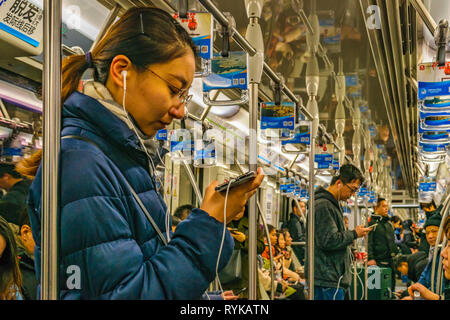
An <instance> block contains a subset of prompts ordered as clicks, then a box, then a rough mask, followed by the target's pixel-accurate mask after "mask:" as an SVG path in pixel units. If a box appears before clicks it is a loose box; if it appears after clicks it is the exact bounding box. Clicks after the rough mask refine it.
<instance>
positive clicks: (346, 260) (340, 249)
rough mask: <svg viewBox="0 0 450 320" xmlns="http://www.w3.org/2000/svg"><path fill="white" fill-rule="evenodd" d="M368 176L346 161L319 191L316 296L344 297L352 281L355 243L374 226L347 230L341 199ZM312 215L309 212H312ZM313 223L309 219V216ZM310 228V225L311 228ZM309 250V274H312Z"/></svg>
mask: <svg viewBox="0 0 450 320" xmlns="http://www.w3.org/2000/svg"><path fill="white" fill-rule="evenodd" d="M363 180H364V178H363V176H362V174H361V172H360V171H359V170H358V168H356V167H355V166H353V165H351V164H345V165H343V166H342V167H341V168H340V170H339V173H338V174H337V175H336V176H334V177H333V179H332V180H331V185H330V186H329V187H328V188H327V189H324V188H322V187H319V189H317V190H316V192H315V211H314V222H315V223H314V240H315V241H314V299H315V300H344V289H347V288H348V287H349V286H350V283H351V272H350V269H351V259H352V258H351V255H352V253H351V249H350V247H351V245H352V244H353V241H354V240H355V239H357V238H360V237H364V236H365V235H367V234H368V233H369V232H370V230H372V229H370V228H364V226H362V225H361V226H356V227H355V229H354V230H345V226H344V218H343V211H342V208H341V205H340V203H339V201H346V200H347V199H349V198H350V197H351V196H352V195H353V194H354V193H355V192H356V191H357V190H358V189H359V186H360V184H361V183H362V182H363ZM308 217H309V216H308ZM307 221H308V223H309V219H307ZM307 230H308V228H307ZM309 255H310V253H309V252H307V257H306V263H305V266H306V267H305V275H306V277H308V257H309Z"/></svg>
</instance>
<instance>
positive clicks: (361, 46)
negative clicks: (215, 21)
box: [5, 0, 428, 189]
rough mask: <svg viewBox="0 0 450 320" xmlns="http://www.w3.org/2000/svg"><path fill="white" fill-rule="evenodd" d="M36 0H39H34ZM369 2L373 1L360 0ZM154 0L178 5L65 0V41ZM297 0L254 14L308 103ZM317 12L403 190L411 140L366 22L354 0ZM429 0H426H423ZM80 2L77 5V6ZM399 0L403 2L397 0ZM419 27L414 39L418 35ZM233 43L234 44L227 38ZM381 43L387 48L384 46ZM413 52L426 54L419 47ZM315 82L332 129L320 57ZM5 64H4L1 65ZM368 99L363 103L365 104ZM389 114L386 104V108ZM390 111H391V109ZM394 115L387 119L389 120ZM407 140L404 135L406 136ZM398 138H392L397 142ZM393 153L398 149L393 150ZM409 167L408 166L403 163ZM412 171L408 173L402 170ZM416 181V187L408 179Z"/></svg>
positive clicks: (270, 55) (276, 66)
mask: <svg viewBox="0 0 450 320" xmlns="http://www.w3.org/2000/svg"><path fill="white" fill-rule="evenodd" d="M33 1H34V2H38V3H42V0H33ZM361 1H366V2H370V1H372V2H373V1H375V0H361ZM152 2H153V3H155V4H156V5H158V6H161V4H164V5H166V4H168V5H170V6H171V7H172V8H177V6H178V0H152V1H149V0H123V1H114V0H98V1H80V0H64V1H63V7H64V12H63V22H64V24H63V27H64V29H63V32H64V34H63V42H64V44H66V45H67V46H69V47H70V46H72V45H78V46H80V47H82V48H83V49H84V51H87V50H88V49H89V47H90V45H91V43H92V41H93V40H94V39H95V35H96V33H98V31H99V29H100V28H101V26H102V24H103V23H104V21H105V20H106V18H107V15H108V10H110V9H111V8H112V7H113V6H114V5H115V4H116V3H119V4H120V5H121V6H123V7H124V8H128V7H131V6H133V5H139V6H141V5H145V4H147V5H148V4H150V3H152ZM213 2H214V3H215V4H216V6H217V7H218V8H220V9H221V10H222V11H223V12H231V14H232V15H233V17H234V18H235V20H236V28H237V30H238V31H239V32H240V33H241V34H242V35H245V31H246V28H247V24H248V18H247V15H246V10H245V5H244V3H245V2H244V0H227V1H221V0H220V1H219V0H213ZM294 2H296V3H300V4H301V5H302V7H303V9H304V11H305V13H306V14H307V15H309V14H310V12H311V4H312V1H311V0H304V1H302V0H295V1H293V0H265V1H264V8H263V14H262V19H261V21H260V23H261V26H262V31H263V35H264V42H265V61H266V62H267V64H269V66H270V67H271V68H272V69H273V70H274V71H276V72H278V73H280V74H281V75H282V76H283V77H284V79H285V81H286V85H287V86H288V87H289V88H290V89H291V91H292V92H294V93H295V94H298V95H300V96H301V97H302V99H303V101H304V102H305V103H306V101H307V94H306V89H305V73H306V64H307V62H308V60H309V58H310V55H309V53H308V50H307V47H306V33H307V28H306V26H305V25H304V24H303V22H302V21H301V19H299V15H298V12H297V11H296V8H295V6H293V5H292V3H294ZM313 2H314V3H315V5H316V11H317V14H318V16H319V20H320V25H321V40H320V42H321V44H322V45H323V47H324V48H325V49H326V53H327V56H328V58H329V59H330V61H331V62H332V63H333V65H334V71H335V72H338V66H339V65H340V64H342V66H343V72H344V73H345V75H346V76H347V77H348V79H347V97H348V98H349V99H350V100H351V101H352V102H353V106H354V107H359V106H361V107H362V109H361V110H363V111H364V112H363V113H362V122H363V126H364V127H365V129H366V130H367V129H368V126H369V125H373V128H375V130H371V132H372V133H374V137H373V140H375V143H376V144H377V145H378V146H379V147H380V148H381V150H382V152H384V153H385V154H386V155H387V156H388V157H389V158H390V159H391V169H392V176H393V179H394V187H396V188H398V189H404V188H405V184H411V179H408V180H407V179H404V178H405V172H406V171H405V167H407V166H408V164H407V162H406V161H405V160H404V158H405V154H404V153H407V152H410V153H411V150H408V149H406V148H405V147H404V148H403V149H399V148H398V147H397V144H398V140H399V138H402V139H405V140H404V141H409V142H411V141H414V140H413V138H414V137H407V138H405V137H400V136H399V132H398V128H393V127H392V123H390V121H389V120H390V119H389V111H390V108H394V107H392V106H386V105H385V100H384V99H383V92H382V89H381V87H380V81H379V74H378V73H377V69H376V67H375V61H374V59H373V54H372V51H371V46H370V41H369V39H368V35H367V31H366V28H365V21H364V17H363V14H362V11H361V7H360V1H359V0H342V1H334V0H315V1H313ZM426 2H428V1H425V3H426ZM80 3H82V4H83V5H81V6H80ZM399 3H403V1H402V0H399ZM189 4H190V7H191V8H193V9H195V8H196V9H201V5H200V4H199V2H198V1H193V0H190V1H189ZM76 7H78V8H79V9H80V10H81V12H80V13H81V18H82V21H78V22H80V23H81V24H80V27H77V28H74V27H73V26H72V27H71V24H73V23H77V21H73V20H71V15H70V12H71V10H73V9H74V8H76ZM122 12H123V10H122ZM420 32H421V30H420V29H419V30H418V33H419V38H420V37H423V36H422V35H421V34H420ZM215 46H216V48H218V49H220V47H221V39H220V37H216V42H215ZM231 46H232V47H231V48H232V50H240V48H239V47H238V46H237V45H236V44H235V43H231ZM384 50H389V48H388V49H386V48H384ZM418 53H419V55H420V54H421V55H426V54H423V53H421V52H418ZM318 60H319V67H320V72H321V74H320V75H321V77H320V78H321V82H320V89H319V113H320V122H321V123H322V124H323V125H325V127H326V129H327V131H328V132H330V133H333V134H335V124H334V119H335V117H334V114H335V111H336V106H337V100H336V96H335V94H334V91H335V83H334V79H333V77H331V76H330V69H327V68H326V65H325V63H324V61H323V60H322V59H321V58H320V57H319V59H318ZM5 69H8V70H10V69H9V68H5ZM263 87H264V92H265V93H268V95H270V86H269V80H268V78H267V77H264V76H263ZM366 106H367V108H366V109H367V110H366V109H364V107H366ZM391 113H392V111H391ZM391 118H392V116H391ZM391 122H392V119H391ZM353 133H354V130H353V126H352V113H351V112H349V110H348V109H346V126H345V132H344V138H345V146H346V153H347V154H348V155H349V156H350V157H352V153H353V151H352V137H353ZM406 139H408V140H406ZM396 143H397V144H396ZM397 152H399V153H400V154H398V153H397ZM409 170H410V171H412V170H414V169H409ZM408 174H409V177H411V174H410V172H408ZM413 187H414V186H413Z"/></svg>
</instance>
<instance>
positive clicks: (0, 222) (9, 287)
mask: <svg viewBox="0 0 450 320" xmlns="http://www.w3.org/2000/svg"><path fill="white" fill-rule="evenodd" d="M0 236H1V237H3V238H4V239H5V241H6V247H5V250H4V251H3V253H2V255H1V257H0V300H5V299H6V300H15V299H17V290H20V289H21V287H22V275H21V273H20V269H19V260H18V259H17V245H16V240H15V238H14V234H13V231H12V230H11V228H10V227H9V224H8V222H7V221H6V220H5V219H3V218H2V217H0Z"/></svg>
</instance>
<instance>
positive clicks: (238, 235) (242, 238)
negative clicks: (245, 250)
mask: <svg viewBox="0 0 450 320" xmlns="http://www.w3.org/2000/svg"><path fill="white" fill-rule="evenodd" d="M230 233H231V236H232V237H233V238H234V239H236V241H239V242H241V243H242V242H244V241H245V239H247V237H246V236H245V234H243V233H242V232H239V231H233V232H230Z"/></svg>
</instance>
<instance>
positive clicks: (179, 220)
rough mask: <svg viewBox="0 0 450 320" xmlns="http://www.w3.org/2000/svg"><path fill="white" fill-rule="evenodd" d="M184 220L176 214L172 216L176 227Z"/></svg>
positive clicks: (173, 224)
mask: <svg viewBox="0 0 450 320" xmlns="http://www.w3.org/2000/svg"><path fill="white" fill-rule="evenodd" d="M181 221H182V220H181V219H180V218H178V217H176V216H172V226H173V227H176V226H178V224H179V223H180V222H181Z"/></svg>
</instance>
